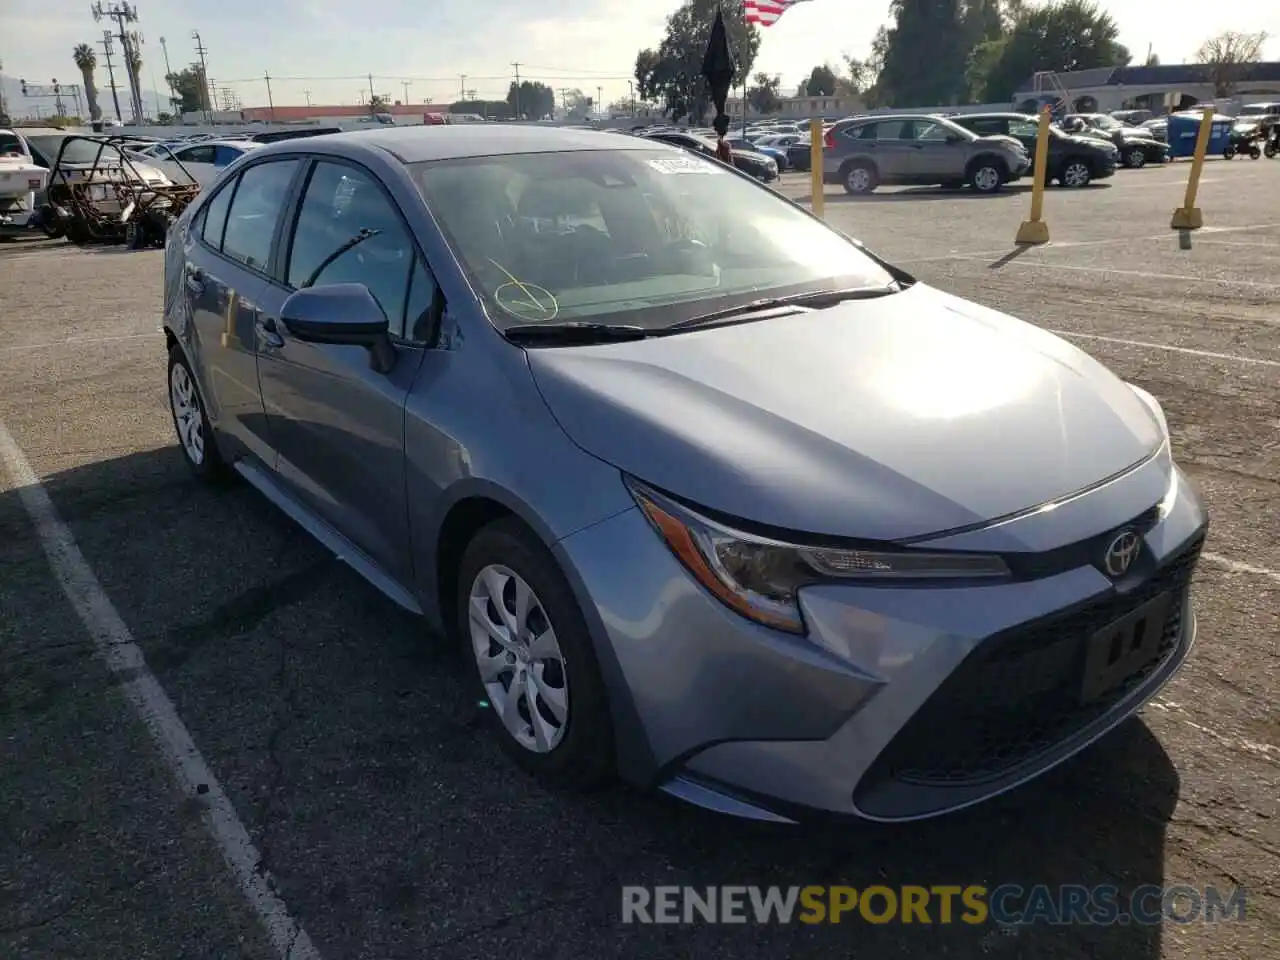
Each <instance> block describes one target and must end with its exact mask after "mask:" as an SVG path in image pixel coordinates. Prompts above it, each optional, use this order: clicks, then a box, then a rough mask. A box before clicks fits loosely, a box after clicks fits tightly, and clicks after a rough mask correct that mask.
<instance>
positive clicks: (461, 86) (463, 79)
mask: <svg viewBox="0 0 1280 960" xmlns="http://www.w3.org/2000/svg"><path fill="white" fill-rule="evenodd" d="M458 99H459V100H460V101H465V100H466V99H467V75H466V74H465V73H460V74H458Z"/></svg>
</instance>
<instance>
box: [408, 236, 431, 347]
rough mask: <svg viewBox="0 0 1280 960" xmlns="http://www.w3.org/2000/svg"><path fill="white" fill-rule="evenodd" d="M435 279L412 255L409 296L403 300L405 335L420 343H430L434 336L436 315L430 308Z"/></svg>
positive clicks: (419, 259) (424, 265) (420, 261)
mask: <svg viewBox="0 0 1280 960" xmlns="http://www.w3.org/2000/svg"><path fill="white" fill-rule="evenodd" d="M436 289H437V288H436V279H435V277H433V276H432V275H431V271H429V270H428V269H427V266H426V264H424V263H423V262H422V258H421V257H414V259H413V270H412V272H411V274H410V276H409V297H408V299H407V300H406V301H405V310H404V329H405V336H406V337H408V338H409V339H411V340H417V341H419V342H420V343H430V342H431V341H432V339H433V338H434V337H435V334H436V331H435V325H436V320H437V317H436V316H435V313H434V311H433V310H432V309H431V308H432V307H433V306H435V302H436Z"/></svg>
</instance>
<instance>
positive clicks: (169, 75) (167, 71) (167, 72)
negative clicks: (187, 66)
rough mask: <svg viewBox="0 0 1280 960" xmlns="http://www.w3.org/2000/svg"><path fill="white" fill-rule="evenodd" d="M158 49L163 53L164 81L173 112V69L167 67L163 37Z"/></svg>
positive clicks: (167, 48) (167, 57)
mask: <svg viewBox="0 0 1280 960" xmlns="http://www.w3.org/2000/svg"><path fill="white" fill-rule="evenodd" d="M160 49H161V50H163V51H164V80H165V83H167V84H168V85H169V109H170V110H175V109H176V108H175V107H174V101H175V100H177V99H178V98H177V96H175V94H174V90H173V68H172V67H171V66H169V47H168V46H167V45H166V44H165V42H164V37H161V38H160Z"/></svg>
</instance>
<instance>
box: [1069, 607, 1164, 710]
mask: <svg viewBox="0 0 1280 960" xmlns="http://www.w3.org/2000/svg"><path fill="white" fill-rule="evenodd" d="M1172 609H1173V594H1172V593H1169V592H1166V593H1162V594H1160V595H1159V596H1158V597H1155V598H1154V599H1151V600H1148V601H1147V602H1146V603H1144V604H1142V606H1140V607H1138V608H1136V609H1134V610H1131V611H1129V613H1127V614H1125V615H1124V616H1123V617H1120V618H1119V619H1116V620H1113V621H1111V623H1109V624H1107V625H1106V626H1105V627H1103V628H1102V629H1101V630H1099V631H1098V632H1097V633H1095V634H1094V635H1093V636H1091V637H1090V638H1089V642H1088V645H1087V646H1086V648H1085V659H1084V679H1083V682H1082V683H1081V687H1080V700H1081V702H1082V703H1091V702H1093V701H1095V700H1097V699H1098V698H1099V697H1102V696H1104V695H1106V694H1107V693H1109V692H1111V691H1112V690H1114V689H1115V688H1116V687H1118V686H1120V685H1121V684H1122V683H1124V681H1125V680H1126V679H1127V678H1129V677H1130V676H1132V675H1133V674H1134V673H1136V672H1137V671H1139V670H1141V669H1142V668H1143V667H1145V666H1147V665H1148V664H1150V663H1151V662H1152V661H1153V660H1155V659H1156V658H1157V657H1159V656H1160V647H1161V644H1162V642H1163V639H1164V628H1165V623H1166V622H1167V621H1168V619H1169V614H1170V612H1171V611H1172Z"/></svg>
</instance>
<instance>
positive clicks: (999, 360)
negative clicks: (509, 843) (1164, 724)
mask: <svg viewBox="0 0 1280 960" xmlns="http://www.w3.org/2000/svg"><path fill="white" fill-rule="evenodd" d="M164 292H165V296H164V314H165V315H164V328H165V336H166V340H167V345H168V353H169V370H168V377H169V396H170V399H171V403H172V408H173V409H172V412H173V419H174V423H175V425H176V428H177V433H178V438H179V440H180V447H181V449H182V451H183V453H184V455H185V457H186V459H187V460H188V461H189V463H190V465H191V467H192V468H193V469H194V471H195V473H196V474H197V475H199V476H200V477H202V478H206V479H209V480H221V479H224V478H227V477H232V476H238V477H239V478H242V479H243V480H245V481H247V482H248V483H250V484H252V485H253V486H254V487H256V488H257V489H258V490H259V491H261V493H262V494H263V495H264V496H266V497H267V498H269V499H270V500H272V501H273V502H274V503H275V504H277V505H278V506H279V507H280V508H281V509H282V510H284V511H285V512H286V513H287V514H288V515H289V516H290V517H292V518H293V519H294V520H295V521H297V522H298V523H299V524H301V525H302V526H303V527H305V528H306V529H307V530H308V531H310V533H312V534H313V535H314V536H315V537H316V538H317V539H318V540H320V541H321V542H322V543H323V544H324V545H325V546H326V547H327V548H329V549H331V550H332V551H334V552H335V553H336V554H337V555H338V556H340V557H342V558H343V560H345V561H346V562H347V563H348V564H350V565H351V567H353V568H354V569H355V570H356V571H358V572H359V573H360V574H361V575H363V576H364V577H366V578H367V579H368V580H369V581H370V582H372V583H373V584H374V585H375V586H377V587H378V588H380V589H381V590H382V591H383V592H384V593H385V594H386V595H387V596H388V597H389V598H390V599H391V600H393V601H394V602H396V603H398V604H400V605H401V606H403V607H405V608H407V609H409V610H410V611H413V612H416V613H421V614H422V615H423V616H424V617H425V620H426V623H427V626H429V627H430V628H431V630H432V631H433V632H434V633H437V634H443V635H445V636H448V637H451V638H452V639H453V640H454V641H456V642H457V643H458V645H459V647H460V648H461V649H462V650H463V651H464V666H465V671H466V682H467V683H469V684H472V685H473V686H474V689H475V692H476V697H477V699H478V700H481V701H482V702H483V703H484V704H486V705H487V706H488V708H489V709H488V711H487V714H488V715H489V716H490V717H491V718H492V721H493V722H492V727H493V730H494V733H495V735H496V736H497V737H498V738H499V739H500V740H501V742H502V744H503V745H504V747H505V748H506V750H507V751H508V752H509V754H510V755H511V756H512V757H513V758H514V760H515V761H516V762H517V763H518V764H519V765H520V766H522V767H524V768H525V769H526V770H528V771H530V772H532V773H533V774H535V775H537V776H538V777H540V778H541V779H543V780H544V781H546V782H549V783H554V784H561V785H571V786H576V787H583V788H585V787H589V786H592V785H595V784H598V783H600V782H602V781H604V780H606V779H608V778H610V777H612V776H615V775H621V776H622V777H623V778H625V779H627V780H629V781H631V782H633V783H637V784H640V785H644V786H651V787H656V788H660V789H662V790H665V791H667V792H669V793H671V794H674V795H676V796H679V797H682V798H684V799H685V800H688V801H690V802H693V803H696V804H700V805H702V806H705V807H709V808H712V809H716V810H720V811H723V812H727V813H733V814H737V815H740V816H747V817H755V818H760V819H771V820H791V821H794V820H798V819H800V818H802V817H804V816H805V815H806V814H810V813H812V812H814V811H822V812H824V813H832V812H834V813H837V814H848V815H855V816H860V817H864V818H869V819H873V820H880V821H896V820H909V819H913V818H921V817H927V816H932V815H936V814H941V813H944V812H947V811H951V810H955V809H958V808H960V807H964V806H968V805H970V804H973V803H976V802H978V801H980V800H983V799H984V798H987V797H991V796H993V795H995V794H998V793H1001V792H1003V791H1006V790H1008V789H1010V788H1012V787H1015V786H1017V785H1018V784H1021V783H1023V782H1025V781H1027V780H1028V779H1030V778H1032V777H1034V776H1036V775H1037V774H1040V773H1042V772H1044V771H1045V770H1047V769H1049V768H1050V767H1053V766H1054V765H1056V764H1058V763H1060V762H1061V761H1063V760H1064V759H1066V758H1067V757H1069V756H1071V755H1072V754H1074V753H1076V752H1077V751H1079V750H1081V749H1082V748H1084V747H1085V746H1087V745H1088V744H1089V743H1091V742H1092V741H1094V740H1096V739H1097V738H1098V737H1099V736H1101V735H1102V734H1104V733H1105V732H1106V731H1108V730H1109V729H1111V728H1112V727H1114V726H1115V725H1116V724H1118V723H1119V722H1120V721H1121V720H1123V719H1124V718H1125V717H1128V716H1130V715H1131V714H1133V713H1134V712H1135V711H1136V710H1138V708H1139V707H1141V706H1142V704H1143V703H1145V702H1146V701H1147V700H1148V699H1149V698H1150V697H1151V696H1153V695H1154V694H1155V692H1156V691H1157V690H1158V689H1159V688H1160V687H1161V686H1162V685H1163V684H1164V683H1165V682H1166V681H1168V680H1169V678H1170V676H1171V675H1172V674H1173V673H1174V671H1176V670H1177V669H1178V667H1179V666H1180V665H1181V663H1182V662H1183V660H1184V659H1185V658H1186V657H1187V654H1188V651H1189V649H1190V647H1191V644H1192V641H1193V639H1194V636H1195V619H1194V616H1193V614H1192V608H1191V601H1190V598H1189V584H1190V580H1191V575H1192V569H1193V567H1194V565H1195V563H1196V560H1197V557H1198V555H1199V552H1200V549H1201V544H1202V543H1203V539H1204V535H1205V531H1206V527H1207V522H1208V521H1207V517H1206V513H1205V509H1204V506H1203V505H1202V503H1201V501H1200V499H1199V497H1198V496H1197V494H1196V493H1195V492H1194V490H1193V489H1192V487H1191V485H1190V484H1189V483H1188V481H1187V479H1186V478H1185V477H1184V476H1183V474H1182V473H1181V472H1179V470H1178V468H1177V467H1175V466H1174V464H1173V461H1172V459H1171V455H1170V444H1169V430H1168V426H1167V425H1166V422H1165V418H1164V415H1163V413H1162V412H1161V409H1160V406H1159V404H1158V403H1157V402H1156V400H1155V399H1154V398H1153V397H1152V396H1150V395H1149V394H1148V393H1146V392H1144V391H1143V390H1141V389H1139V388H1137V387H1135V386H1132V385H1130V384H1128V383H1125V382H1124V381H1122V380H1120V379H1118V378H1117V377H1115V376H1114V375H1113V374H1111V373H1110V372H1108V371H1107V370H1106V369H1105V368H1104V367H1102V366H1101V365H1099V364H1098V363H1097V362H1095V361H1094V360H1092V359H1091V358H1090V357H1088V356H1087V355H1085V354H1084V353H1082V352H1081V351H1080V350H1078V349H1076V348H1075V347H1074V346H1072V345H1070V344H1069V343H1066V342H1064V341H1063V340H1060V339H1058V338H1056V337H1054V336H1051V335H1050V334H1048V333H1046V332H1044V331H1043V330H1040V329H1038V328H1036V327H1034V326H1032V325H1030V324H1027V323H1023V322H1021V321H1019V320H1015V319H1014V318H1012V317H1009V316H1006V315H1004V314H1001V313H998V312H996V311H994V310H991V309H988V308H986V307H982V306H978V305H977V304H974V303H969V302H967V301H964V300H960V299H958V298H956V297H953V296H950V295H948V294H946V293H943V292H941V291H939V290H935V289H931V288H929V287H927V286H926V285H924V284H923V283H920V282H918V281H916V280H915V279H913V278H912V277H911V276H910V275H908V274H907V273H904V272H903V271H901V270H899V269H897V268H895V267H893V266H892V265H890V264H888V263H885V262H883V261H882V260H880V259H879V258H877V257H876V256H874V255H873V254H872V253H870V252H868V251H867V250H866V249H864V248H863V247H862V246H861V245H860V244H858V243H856V242H854V241H852V240H850V239H848V238H846V237H845V236H843V235H841V234H840V233H837V232H836V231H835V230H833V229H831V228H830V227H828V226H826V225H825V224H824V223H823V222H822V221H821V220H819V219H816V218H814V217H813V216H812V215H810V214H809V213H808V212H807V211H805V210H804V209H802V208H800V207H799V206H797V205H795V204H793V203H791V202H789V201H787V200H785V199H783V198H782V197H780V196H778V195H777V194H776V193H774V192H772V191H771V190H769V189H767V188H765V187H762V186H760V185H759V184H757V183H755V182H753V181H752V180H751V179H750V178H748V177H745V176H743V175H741V174H739V173H738V172H737V171H735V170H733V169H732V168H729V167H726V166H724V165H722V164H718V163H715V162H714V161H708V160H704V159H701V158H699V157H696V156H692V155H690V154H688V153H686V152H684V151H680V150H678V149H676V148H672V147H668V146H665V145H663V144H659V143H654V142H653V141H650V140H644V139H639V138H631V137H614V136H608V135H606V134H603V133H598V132H593V131H577V130H557V129H554V128H541V127H523V126H517V125H512V126H504V125H500V124H487V125H477V126H452V127H451V126H444V127H430V128H416V129H414V128H408V129H404V128H400V129H394V128H392V129H378V130H370V131H367V132H362V133H350V134H341V135H335V136H327V137H316V138H310V139H306V140H294V141H288V142H284V143H280V144H276V145H273V146H267V147H263V148H262V149H260V150H255V151H253V153H251V154H249V155H248V156H246V157H244V158H242V159H241V160H239V161H237V162H236V163H235V164H234V165H233V166H231V167H229V168H228V169H227V170H226V171H225V172H223V173H222V175H221V176H220V177H219V178H218V180H217V182H216V183H215V184H214V185H213V187H212V188H211V189H209V190H207V191H206V192H205V193H204V194H203V195H202V197H201V198H200V200H199V202H197V203H195V204H193V205H192V206H191V207H190V208H189V209H188V210H187V211H186V213H185V214H184V216H183V217H182V219H181V220H180V221H179V223H178V225H177V227H176V228H175V229H173V230H172V231H171V232H170V234H169V242H168V247H167V250H166V254H165V291H164ZM369 632H370V635H371V636H373V635H375V634H376V627H375V626H372V625H371V626H370V631H369ZM1123 775H1124V774H1123V771H1117V776H1123Z"/></svg>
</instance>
